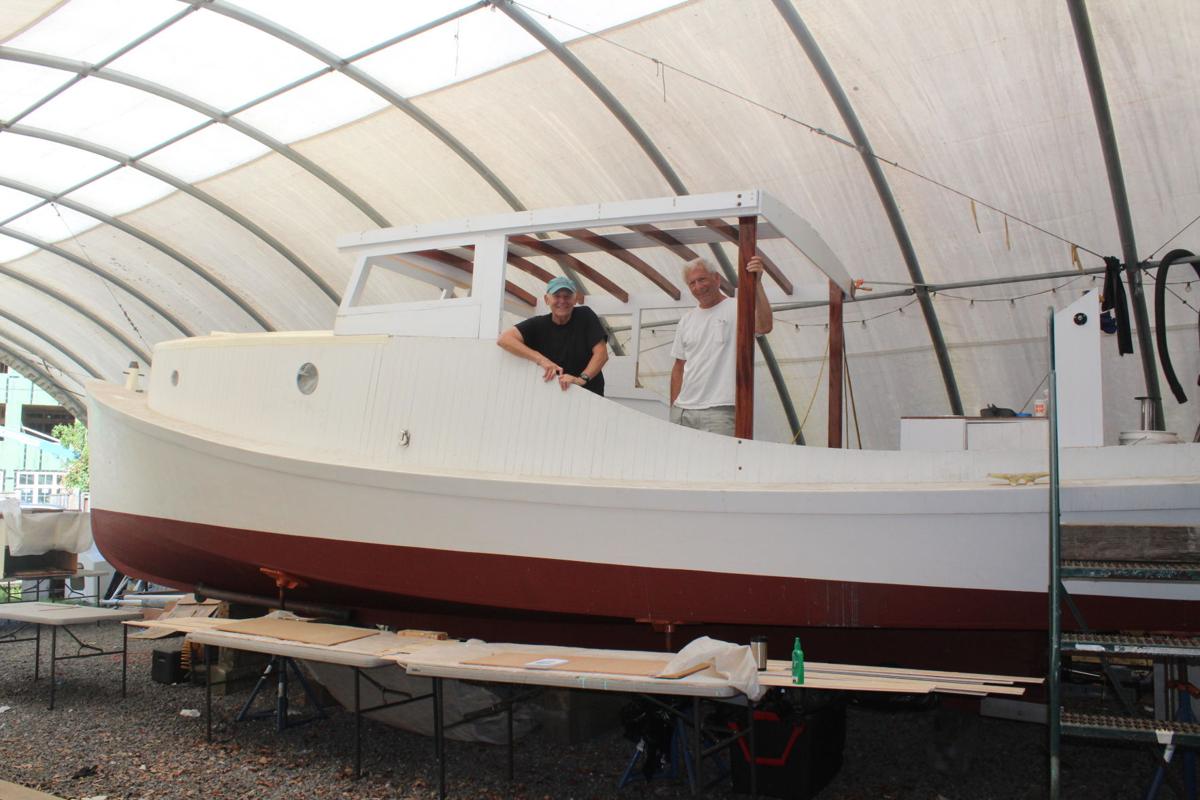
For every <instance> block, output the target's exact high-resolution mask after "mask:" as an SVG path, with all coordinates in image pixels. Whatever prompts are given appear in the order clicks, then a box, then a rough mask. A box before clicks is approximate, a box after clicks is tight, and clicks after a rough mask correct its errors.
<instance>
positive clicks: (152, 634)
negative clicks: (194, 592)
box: [129, 597, 221, 639]
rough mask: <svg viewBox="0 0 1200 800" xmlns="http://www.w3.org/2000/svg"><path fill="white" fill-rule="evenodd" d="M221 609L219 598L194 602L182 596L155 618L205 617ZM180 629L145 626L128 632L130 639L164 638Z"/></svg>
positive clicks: (214, 614) (175, 633) (173, 634)
mask: <svg viewBox="0 0 1200 800" xmlns="http://www.w3.org/2000/svg"><path fill="white" fill-rule="evenodd" d="M220 610H221V601H220V600H205V601H204V602H202V603H198V602H196V601H195V600H194V599H192V598H191V597H183V598H181V599H180V600H178V601H177V602H175V603H172V604H171V607H170V608H168V609H167V610H166V611H165V612H163V614H162V615H161V616H159V617H158V618H157V619H162V620H168V619H189V618H196V619H205V618H209V617H214V616H216V614H217V612H219V611H220ZM179 633H181V631H177V630H173V629H171V628H147V629H146V630H144V631H140V632H138V633H131V634H129V638H130V639H164V638H166V637H168V636H176V635H178V634H179Z"/></svg>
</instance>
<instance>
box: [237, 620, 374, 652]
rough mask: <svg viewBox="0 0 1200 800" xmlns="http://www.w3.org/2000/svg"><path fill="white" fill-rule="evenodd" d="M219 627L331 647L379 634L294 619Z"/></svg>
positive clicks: (255, 621)
mask: <svg viewBox="0 0 1200 800" xmlns="http://www.w3.org/2000/svg"><path fill="white" fill-rule="evenodd" d="M214 627H215V628H216V630H219V631H228V632H230V633H245V634H250V635H252V636H268V637H270V638H272V639H283V640H284V641H288V642H303V643H304V644H319V645H325V646H332V645H335V644H341V643H342V642H352V641H354V640H355V639H363V638H366V637H367V636H374V635H375V634H377V633H379V631H376V630H370V629H367V628H351V627H348V626H346V625H326V624H324V623H320V622H302V621H300V620H295V619H278V618H275V617H259V618H258V619H239V620H236V621H234V622H226V623H223V624H221V625H216V626H214Z"/></svg>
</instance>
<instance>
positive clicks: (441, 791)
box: [433, 678, 446, 800]
mask: <svg viewBox="0 0 1200 800" xmlns="http://www.w3.org/2000/svg"><path fill="white" fill-rule="evenodd" d="M433 739H434V749H435V750H436V752H437V762H438V800H446V732H445V731H444V730H443V729H442V679H441V678H434V679H433Z"/></svg>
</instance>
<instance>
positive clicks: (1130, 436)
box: [1119, 431, 1179, 444]
mask: <svg viewBox="0 0 1200 800" xmlns="http://www.w3.org/2000/svg"><path fill="white" fill-rule="evenodd" d="M1119 441H1120V443H1121V444H1179V434H1176V433H1172V432H1171V431H1121V434H1120V438H1119Z"/></svg>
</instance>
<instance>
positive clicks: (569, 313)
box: [496, 277, 608, 397]
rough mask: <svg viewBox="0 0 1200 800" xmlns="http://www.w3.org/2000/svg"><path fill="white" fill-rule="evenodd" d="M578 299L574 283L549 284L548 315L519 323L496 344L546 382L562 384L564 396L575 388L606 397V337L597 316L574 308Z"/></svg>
mask: <svg viewBox="0 0 1200 800" xmlns="http://www.w3.org/2000/svg"><path fill="white" fill-rule="evenodd" d="M578 296H579V295H578V292H577V291H576V289H575V284H574V282H572V281H571V279H570V278H561V277H560V278H554V279H552V280H551V281H550V282H549V283H547V284H546V305H547V306H548V307H549V308H550V313H549V314H544V315H542V316H539V317H530V318H529V319H527V320H524V321H523V322H519V323H517V325H516V326H515V327H512V328H509V329H508V330H506V331H505V332H504V333H502V334H500V338H499V339H497V340H496V344H498V345H500V346H501V347H503V348H504V349H505V350H507V351H508V352H510V353H512V354H513V355H517V356H520V357H521V358H526V359H528V360H530V361H532V362H533V363H535V364H537V365H538V366H539V367H541V368H542V370H543V374H542V378H543V379H544V380H546V381H550V380H553V379H554V378H558V385H559V386H561V387H562V388H563V391H566V389H567V387H568V386H571V385H572V384H574V385H576V386H582V387H584V388H585V389H588V390H590V391H593V392H595V393H596V394H598V395H600V396H601V397H603V396H604V376H603V375H601V374H600V370H601V368H602V367H603V366H604V363H605V362H606V361H608V337H607V336H606V335H605V333H604V326H602V325H601V324H600V318H599V317H597V316H596V312H595V311H592V310H591V309H590V308H588V307H587V306H576V305H575V303H576V300H577V299H578Z"/></svg>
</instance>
